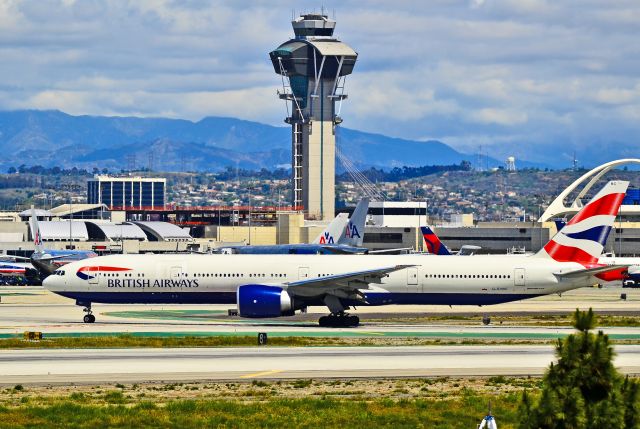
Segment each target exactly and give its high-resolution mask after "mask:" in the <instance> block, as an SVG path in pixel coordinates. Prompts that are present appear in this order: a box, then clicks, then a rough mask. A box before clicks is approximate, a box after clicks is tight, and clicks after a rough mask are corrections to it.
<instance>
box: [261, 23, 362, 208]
mask: <svg viewBox="0 0 640 429" xmlns="http://www.w3.org/2000/svg"><path fill="white" fill-rule="evenodd" d="M291 24H292V26H293V32H294V34H295V39H291V40H289V41H288V42H285V43H283V44H282V45H280V46H279V47H278V48H277V49H276V50H274V51H272V52H270V53H269V56H270V57H271V62H272V63H273V68H274V70H275V72H276V73H277V74H279V75H281V76H282V86H283V90H282V92H280V91H278V94H279V96H280V98H281V99H283V100H285V101H286V104H287V118H286V119H285V122H286V123H288V124H290V125H291V136H292V149H293V150H292V157H293V160H292V161H293V162H292V172H293V173H292V174H293V180H292V184H293V205H294V206H303V207H304V210H305V212H306V214H307V217H309V218H312V219H313V218H315V219H331V218H333V217H334V216H335V169H336V168H335V164H336V138H335V127H336V126H337V125H338V124H339V123H341V122H342V119H341V118H340V116H339V115H340V107H341V105H342V100H344V99H346V98H347V94H345V93H344V83H345V79H346V77H347V75H349V74H351V72H352V71H353V66H354V65H355V63H356V59H357V57H358V54H357V53H356V52H355V51H354V50H353V49H352V48H351V47H349V46H348V45H346V44H345V43H342V42H341V41H339V40H337V39H335V38H333V30H334V29H335V26H336V22H335V21H334V20H332V19H329V18H328V16H327V15H324V14H305V15H301V16H300V17H299V18H297V19H295V20H294V21H292V22H291Z"/></svg>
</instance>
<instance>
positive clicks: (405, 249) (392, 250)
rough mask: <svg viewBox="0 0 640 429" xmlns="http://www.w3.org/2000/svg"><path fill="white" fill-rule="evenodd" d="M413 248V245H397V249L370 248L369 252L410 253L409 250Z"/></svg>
mask: <svg viewBox="0 0 640 429" xmlns="http://www.w3.org/2000/svg"><path fill="white" fill-rule="evenodd" d="M411 250H413V247H396V248H395V249H378V250H369V252H368V253H369V254H370V255H372V254H381V253H383V254H384V253H391V254H397V253H401V252H404V253H408V252H409V251H411Z"/></svg>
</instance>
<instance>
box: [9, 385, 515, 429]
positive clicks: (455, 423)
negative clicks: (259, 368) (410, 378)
mask: <svg viewBox="0 0 640 429" xmlns="http://www.w3.org/2000/svg"><path fill="white" fill-rule="evenodd" d="M518 399H519V395H518V394H515V393H512V394H507V395H495V396H494V395H477V394H475V393H471V394H464V395H462V396H461V397H458V398H455V399H442V400H439V399H425V398H402V399H390V398H363V397H359V398H349V399H339V398H338V399H336V398H333V397H329V396H322V397H318V398H313V397H307V398H300V399H293V398H276V399H271V398H262V399H260V400H257V401H255V400H254V401H251V400H249V401H248V400H244V399H242V400H241V399H237V398H236V399H227V400H225V399H205V398H201V399H189V400H170V401H167V402H163V403H160V404H157V403H155V402H153V401H149V400H144V399H142V400H138V399H135V398H131V397H127V396H125V395H123V394H122V393H121V392H118V391H113V392H108V394H105V395H104V403H102V404H95V403H87V402H86V401H85V400H84V398H82V397H81V396H80V397H77V398H74V395H73V394H72V395H70V396H67V397H63V398H53V399H48V400H46V401H44V402H43V403H38V401H31V400H27V401H26V402H25V403H21V404H19V405H17V406H1V405H0V422H2V427H3V428H7V429H19V428H33V427H38V428H58V427H73V428H79V429H82V428H91V429H94V428H96V427H101V428H129V427H141V428H202V427H225V428H226V427H228V428H247V427H260V428H282V427H300V428H311V427H340V428H362V427H367V428H377V427H386V428H415V427H438V428H462V427H476V425H477V424H478V423H479V422H480V420H481V419H482V417H483V416H484V415H485V414H486V411H487V405H488V403H489V401H491V404H492V411H493V414H494V415H495V416H496V420H497V421H498V422H499V423H500V425H501V426H502V427H513V425H514V424H515V422H516V421H517V413H516V411H517V403H518Z"/></svg>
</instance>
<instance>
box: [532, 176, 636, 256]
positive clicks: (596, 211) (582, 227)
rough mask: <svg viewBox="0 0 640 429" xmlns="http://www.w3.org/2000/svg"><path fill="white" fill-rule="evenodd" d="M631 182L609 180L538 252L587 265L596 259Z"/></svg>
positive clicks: (539, 254) (542, 254) (540, 254)
mask: <svg viewBox="0 0 640 429" xmlns="http://www.w3.org/2000/svg"><path fill="white" fill-rule="evenodd" d="M628 186H629V182H626V181H611V182H609V183H607V184H606V185H605V186H604V187H603V188H602V189H601V190H600V192H598V193H597V194H596V195H595V196H594V197H593V198H592V199H591V201H589V203H588V204H587V205H586V206H584V207H583V208H582V210H580V211H579V212H578V213H577V214H576V215H575V216H574V217H573V218H572V219H571V220H570V221H569V222H568V223H567V225H566V226H565V227H564V228H562V229H561V230H560V231H558V233H557V234H556V235H554V236H553V238H552V239H551V241H549V242H548V243H547V244H546V245H545V246H544V248H542V249H540V251H539V252H538V253H537V254H536V256H545V257H551V258H552V259H554V260H556V261H558V262H578V263H580V264H583V265H586V264H593V263H596V262H597V261H598V258H599V257H600V255H601V254H602V250H603V249H604V245H605V243H606V242H607V238H608V237H609V232H610V231H611V228H612V227H613V223H614V221H615V219H616V215H617V214H618V210H620V205H621V204H622V199H623V198H624V195H625V192H626V191H627V187H628Z"/></svg>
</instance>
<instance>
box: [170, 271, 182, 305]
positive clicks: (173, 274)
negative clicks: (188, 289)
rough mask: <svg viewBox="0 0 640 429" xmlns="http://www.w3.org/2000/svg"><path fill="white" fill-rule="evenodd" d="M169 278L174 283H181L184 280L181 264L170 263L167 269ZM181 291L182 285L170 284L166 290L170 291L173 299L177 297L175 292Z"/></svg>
mask: <svg viewBox="0 0 640 429" xmlns="http://www.w3.org/2000/svg"><path fill="white" fill-rule="evenodd" d="M169 278H170V279H171V281H172V282H175V284H181V281H182V280H184V274H183V269H182V266H179V265H172V266H171V268H170V269H169ZM181 291H182V286H175V285H172V286H171V288H170V289H169V290H168V291H167V292H171V297H172V298H174V299H175V298H177V297H178V295H177V294H178V293H179V292H181Z"/></svg>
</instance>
